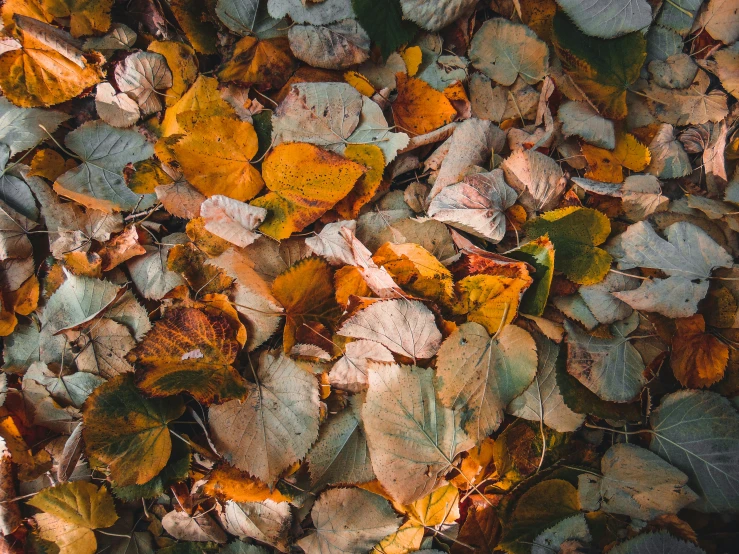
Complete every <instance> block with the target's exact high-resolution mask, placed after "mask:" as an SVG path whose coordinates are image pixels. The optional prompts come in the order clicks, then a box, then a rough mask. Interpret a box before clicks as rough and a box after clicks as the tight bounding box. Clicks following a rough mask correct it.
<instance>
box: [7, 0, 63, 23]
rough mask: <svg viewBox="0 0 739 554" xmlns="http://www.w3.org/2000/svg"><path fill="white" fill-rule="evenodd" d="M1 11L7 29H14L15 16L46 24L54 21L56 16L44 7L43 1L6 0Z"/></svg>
mask: <svg viewBox="0 0 739 554" xmlns="http://www.w3.org/2000/svg"><path fill="white" fill-rule="evenodd" d="M0 10H2V19H3V25H5V27H6V28H7V29H12V28H13V26H14V25H15V21H14V20H13V16H14V15H25V16H27V17H32V18H33V19H37V20H38V21H43V22H44V23H51V22H52V21H54V16H52V15H51V14H50V13H49V12H48V11H47V10H46V8H45V7H44V1H43V0H6V1H5V2H4V3H3V7H2V8H0Z"/></svg>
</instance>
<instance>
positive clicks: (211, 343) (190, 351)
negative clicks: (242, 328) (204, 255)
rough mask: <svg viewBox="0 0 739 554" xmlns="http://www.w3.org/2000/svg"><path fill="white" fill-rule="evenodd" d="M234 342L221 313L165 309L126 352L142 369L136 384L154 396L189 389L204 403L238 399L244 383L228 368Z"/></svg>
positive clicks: (232, 357) (234, 354)
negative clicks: (141, 339)
mask: <svg viewBox="0 0 739 554" xmlns="http://www.w3.org/2000/svg"><path fill="white" fill-rule="evenodd" d="M238 351H239V343H238V342H237V341H236V340H235V339H234V337H233V331H232V330H231V326H230V325H229V323H228V321H227V320H226V318H225V317H223V316H217V315H210V314H205V313H203V312H201V311H200V310H196V309H194V308H175V309H172V310H170V311H169V312H167V316H166V318H164V319H160V320H159V321H157V322H156V323H155V324H154V327H153V329H152V330H151V331H149V333H147V335H146V337H144V340H143V341H142V342H141V344H139V345H138V346H137V347H136V348H134V349H133V350H132V351H131V353H130V354H129V355H128V356H127V359H128V361H129V362H131V363H133V364H136V365H137V366H139V368H141V369H142V372H141V373H140V375H139V377H138V386H139V387H140V388H141V390H143V391H145V392H146V393H148V394H150V395H152V396H155V397H161V396H171V395H174V394H177V393H180V392H189V393H190V394H191V395H192V396H193V397H194V398H196V399H197V400H198V401H200V402H203V403H204V404H210V403H212V402H222V401H224V400H228V399H231V398H240V397H241V396H243V395H244V393H245V392H246V387H245V382H244V380H243V379H242V378H241V376H240V375H239V374H238V372H237V371H236V370H235V369H234V368H233V367H232V366H231V364H232V363H233V362H234V360H235V359H236V354H237V353H238Z"/></svg>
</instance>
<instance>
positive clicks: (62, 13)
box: [43, 0, 113, 37]
mask: <svg viewBox="0 0 739 554" xmlns="http://www.w3.org/2000/svg"><path fill="white" fill-rule="evenodd" d="M43 4H44V6H45V8H46V12H47V13H48V14H49V15H51V16H52V17H53V18H54V19H63V18H66V17H68V18H69V26H70V32H71V33H72V36H73V37H81V36H83V35H92V34H95V33H104V32H105V31H107V30H108V28H109V27H110V10H111V8H112V7H113V0H45V1H44V2H43Z"/></svg>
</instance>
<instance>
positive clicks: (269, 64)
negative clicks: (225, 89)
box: [218, 36, 297, 90]
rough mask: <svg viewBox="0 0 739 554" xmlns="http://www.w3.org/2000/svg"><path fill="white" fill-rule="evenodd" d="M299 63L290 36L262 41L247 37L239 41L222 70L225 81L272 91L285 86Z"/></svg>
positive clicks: (221, 76)
mask: <svg viewBox="0 0 739 554" xmlns="http://www.w3.org/2000/svg"><path fill="white" fill-rule="evenodd" d="M296 66H297V61H296V60H295V58H293V56H292V53H291V52H290V44H289V43H288V41H287V37H276V38H270V39H265V40H259V39H258V38H256V37H251V36H249V37H244V38H242V39H241V40H240V41H239V42H237V43H236V47H235V48H234V53H233V57H232V58H231V59H230V60H229V61H228V62H226V64H225V65H224V66H223V69H221V71H220V72H219V73H218V77H220V78H221V80H222V81H238V82H239V83H242V84H243V85H244V86H247V87H249V86H255V87H256V88H257V89H259V90H271V89H275V88H280V87H281V86H282V85H284V84H285V83H286V82H287V80H288V78H289V77H290V75H291V74H292V72H293V71H295V67H296Z"/></svg>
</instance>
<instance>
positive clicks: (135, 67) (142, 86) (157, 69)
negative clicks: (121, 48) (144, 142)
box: [115, 52, 173, 115]
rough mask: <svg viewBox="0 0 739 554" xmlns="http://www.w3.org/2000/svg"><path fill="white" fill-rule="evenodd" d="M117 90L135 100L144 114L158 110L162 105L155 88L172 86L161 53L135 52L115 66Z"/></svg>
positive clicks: (169, 74) (170, 75)
mask: <svg viewBox="0 0 739 554" xmlns="http://www.w3.org/2000/svg"><path fill="white" fill-rule="evenodd" d="M115 82H116V84H117V85H118V90H120V91H121V92H123V93H126V94H127V95H128V96H130V97H131V98H133V99H134V100H136V103H137V104H138V105H139V108H141V113H142V114H144V115H147V114H150V113H154V112H158V111H159V110H161V109H162V107H163V105H162V102H161V100H160V99H159V96H158V95H157V90H160V89H168V88H170V87H172V83H173V81H172V72H171V71H170V70H169V67H168V66H167V61H166V59H165V58H164V56H162V55H161V54H156V53H154V52H135V53H134V54H131V55H130V56H128V57H127V58H126V59H125V60H123V63H121V64H119V65H117V66H116V68H115Z"/></svg>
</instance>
